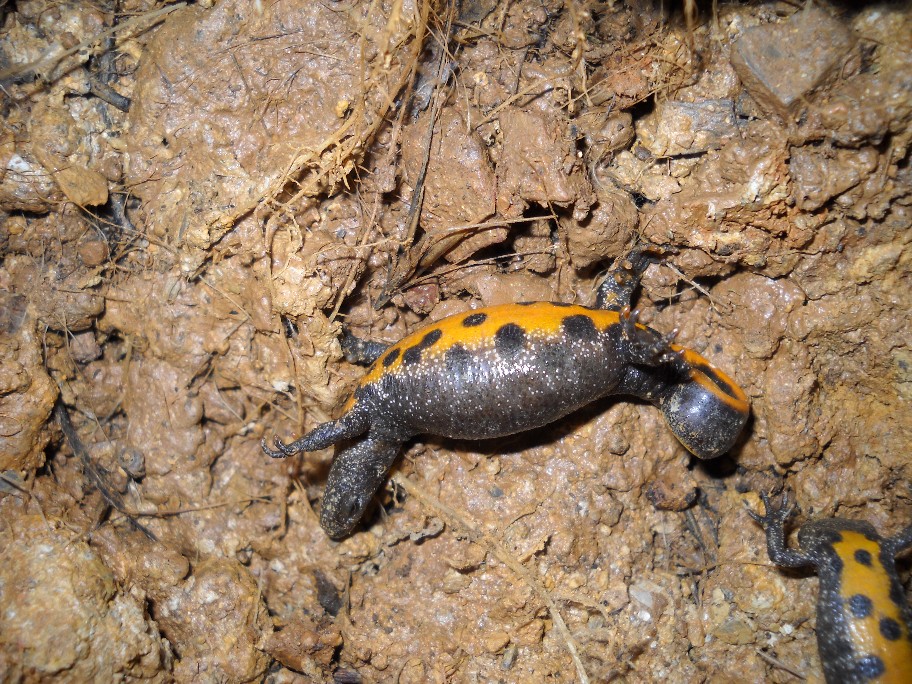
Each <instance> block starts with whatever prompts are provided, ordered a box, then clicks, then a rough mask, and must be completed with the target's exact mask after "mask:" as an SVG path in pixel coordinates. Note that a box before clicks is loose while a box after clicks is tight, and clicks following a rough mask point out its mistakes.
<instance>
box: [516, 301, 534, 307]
mask: <svg viewBox="0 0 912 684" xmlns="http://www.w3.org/2000/svg"><path fill="white" fill-rule="evenodd" d="M533 304H538V302H516V306H532V305H533Z"/></svg>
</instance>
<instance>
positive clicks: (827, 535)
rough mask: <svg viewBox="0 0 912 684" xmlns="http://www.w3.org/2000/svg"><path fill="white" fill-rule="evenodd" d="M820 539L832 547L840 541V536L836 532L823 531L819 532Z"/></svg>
mask: <svg viewBox="0 0 912 684" xmlns="http://www.w3.org/2000/svg"><path fill="white" fill-rule="evenodd" d="M820 538H821V539H822V540H823V541H825V542H826V543H827V544H830V545H831V546H832V545H833V544H838V543H839V542H841V541H842V534H840V533H839V531H838V530H823V531H821V532H820Z"/></svg>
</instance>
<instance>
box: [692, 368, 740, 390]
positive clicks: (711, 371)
mask: <svg viewBox="0 0 912 684" xmlns="http://www.w3.org/2000/svg"><path fill="white" fill-rule="evenodd" d="M700 371H701V372H702V373H703V375H705V376H706V377H708V378H709V379H710V380H712V381H713V382H714V383H715V384H716V386H717V387H719V389H721V390H722V391H723V392H725V393H726V394H727V395H728V396H730V397H734V396H736V395H737V392H735V390H734V388H733V387H732V386H731V385H730V384H728V383H727V382H725V380H723V379H722V378H721V377H720V376H719V374H718V373H717V372H716V369H715V368H713V367H712V366H710V365H709V364H707V363H701V364H700Z"/></svg>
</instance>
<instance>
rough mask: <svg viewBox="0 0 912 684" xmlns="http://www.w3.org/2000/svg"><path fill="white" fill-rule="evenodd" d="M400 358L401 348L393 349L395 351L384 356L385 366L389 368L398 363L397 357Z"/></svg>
mask: <svg viewBox="0 0 912 684" xmlns="http://www.w3.org/2000/svg"><path fill="white" fill-rule="evenodd" d="M398 358H399V350H398V349H393V351H391V352H390V353H389V354H387V355H386V356H384V357H383V367H384V368H389V367H390V366H392V365H393V364H394V363H396V359H398Z"/></svg>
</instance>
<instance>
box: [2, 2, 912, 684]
mask: <svg viewBox="0 0 912 684" xmlns="http://www.w3.org/2000/svg"><path fill="white" fill-rule="evenodd" d="M705 4H706V5H707V6H709V3H705ZM683 5H684V7H680V6H677V5H676V4H675V3H667V2H666V3H659V2H656V3H639V2H582V1H580V2H570V1H569V0H567V1H562V0H513V1H506V0H474V1H473V0H464V1H463V2H462V3H461V5H458V4H447V3H445V2H431V1H430V0H415V1H414V2H400V1H398V0H388V1H387V0H381V1H379V2H367V1H362V0H348V1H343V2H335V1H333V0H323V1H321V2H309V1H305V0H299V1H297V2H292V1H285V0H278V1H276V2H269V3H265V2H248V1H247V0H220V1H213V0H208V1H205V2H198V3H196V4H192V5H189V6H188V5H186V4H185V3H179V4H177V5H174V4H163V3H159V2H155V1H153V0H118V1H111V2H107V1H104V2H96V3H91V4H90V3H79V2H73V3H68V2H56V1H51V0H21V1H20V2H16V3H0V15H2V29H0V86H2V88H0V103H2V108H3V119H2V121H0V560H2V562H0V606H2V613H0V671H2V672H5V673H6V674H5V675H4V676H3V679H4V681H11V682H39V681H112V680H115V679H116V680H119V681H139V680H148V681H181V682H184V681H188V682H189V681H199V682H243V681H262V680H266V681H270V682H276V683H279V682H297V681H300V682H305V681H307V682H309V681H336V682H425V681H429V682H443V681H456V682H474V681H484V682H488V681H497V682H536V681H551V682H574V681H587V680H588V681H592V682H604V681H630V682H653V681H655V682H660V681H673V682H725V681H756V682H763V681H767V682H783V683H784V682H792V681H795V676H794V674H793V673H800V674H801V675H803V676H805V677H806V678H807V681H810V682H821V681H822V674H821V668H820V662H819V659H818V656H817V650H816V643H815V632H814V627H815V615H814V597H815V596H816V584H817V580H816V579H815V578H814V577H813V576H812V575H810V574H808V573H803V574H796V573H783V572H782V571H780V570H779V569H777V568H775V567H773V566H772V565H771V564H770V562H769V561H768V559H767V557H766V552H765V543H764V539H763V535H762V531H761V530H760V529H759V528H758V527H757V526H756V525H755V524H754V523H753V522H752V521H751V519H750V518H749V516H748V514H747V512H746V511H745V504H747V505H749V506H751V507H753V508H755V509H758V508H759V502H758V498H757V496H756V494H757V492H760V491H770V492H779V491H782V490H783V489H786V490H789V491H790V492H792V493H793V495H794V498H795V499H797V501H798V503H799V504H800V506H801V510H802V512H801V515H800V516H799V521H800V520H803V519H805V518H806V517H809V516H830V515H840V516H842V517H850V518H858V519H865V520H868V521H870V522H872V523H873V524H874V525H876V526H877V527H878V528H879V529H880V530H881V531H882V532H883V533H884V534H893V533H895V532H897V531H899V530H900V529H901V528H902V527H904V526H905V525H908V524H909V523H910V521H912V485H910V483H912V453H910V445H912V413H910V409H912V337H910V330H912V297H910V292H912V244H910V243H912V167H910V142H912V10H910V8H909V7H908V5H905V6H904V5H903V4H902V3H900V4H893V5H882V6H881V5H876V4H870V5H869V6H867V7H866V8H864V9H861V10H851V9H849V8H850V6H851V3H842V4H838V5H834V6H830V5H827V4H826V3H803V2H802V3H796V2H762V3H761V2H750V3H733V4H727V3H719V7H718V8H717V11H716V13H715V14H712V13H708V12H707V13H704V14H702V15H699V16H696V17H695V19H692V20H691V21H686V20H685V16H684V15H685V13H687V14H689V12H685V11H684V10H689V9H692V3H691V2H685V3H683ZM444 46H446V47H447V48H448V49H446V50H445V49H444ZM789 65H792V66H794V67H795V68H790V66H789ZM795 65H800V66H801V68H798V67H797V66H795ZM125 98H128V99H125ZM637 239H641V240H644V241H647V242H652V243H656V244H661V245H665V246H668V247H671V248H674V250H676V251H675V253H673V254H670V255H669V256H668V257H667V258H666V259H665V260H664V261H663V262H662V263H659V264H655V265H653V266H651V267H650V268H649V270H648V271H647V273H646V275H645V277H644V281H643V287H642V292H641V294H640V296H639V299H638V304H637V306H638V308H639V311H640V317H641V320H642V321H644V322H645V323H647V324H649V325H651V326H653V327H654V328H656V329H658V330H660V331H663V332H668V331H671V330H677V331H678V333H677V339H678V341H679V342H680V343H682V344H685V345H687V346H689V347H692V348H694V349H696V350H697V351H699V352H700V353H702V354H704V355H705V356H707V357H708V358H709V359H710V360H711V361H712V362H713V363H715V364H716V365H718V366H719V367H720V368H722V369H724V370H725V371H726V372H727V373H729V374H730V375H731V376H732V377H734V378H735V379H736V380H737V382H738V383H740V385H741V386H742V387H743V388H744V390H745V392H747V394H748V395H749V396H750V397H751V400H752V402H753V407H752V419H751V420H750V422H749V423H748V427H747V429H746V430H745V434H744V436H743V438H742V439H741V440H740V441H739V443H738V444H737V446H736V447H735V448H734V449H733V450H732V452H731V453H730V454H729V455H728V456H725V457H723V458H720V459H717V460H716V461H713V462H705V463H704V462H697V461H695V459H694V458H693V457H691V456H690V455H688V454H687V452H686V451H685V450H684V448H683V447H682V446H681V445H680V444H678V443H677V442H676V441H675V439H674V437H673V436H672V435H671V433H670V432H669V431H668V430H667V429H666V428H665V426H664V424H663V423H662V420H661V417H660V415H659V413H658V412H657V411H656V410H655V409H654V408H653V407H651V406H649V405H647V404H644V403H640V402H632V401H628V400H627V399H625V398H623V397H621V398H612V399H611V400H608V401H603V402H599V403H598V404H596V405H594V406H591V407H589V408H587V409H586V410H584V411H582V412H579V413H577V414H575V415H573V416H571V417H570V418H569V419H567V420H564V421H561V422H560V423H559V424H557V425H554V426H552V427H550V428H545V429H541V430H536V431H533V432H531V433H528V434H523V435H518V436H516V437H514V438H510V439H504V440H496V441H491V442H484V443H479V442H461V441H453V440H445V439H439V438H435V437H426V438H419V439H416V440H413V441H412V442H410V443H408V444H407V445H406V449H405V450H404V453H403V456H402V457H401V458H400V459H399V461H398V462H397V464H396V465H395V466H394V468H393V473H392V475H393V482H391V484H389V485H388V486H387V487H385V488H384V489H382V490H381V493H380V495H379V496H378V503H379V505H377V506H375V507H374V508H373V509H372V510H371V512H370V513H369V514H368V517H367V519H366V520H365V522H364V524H362V525H361V526H360V527H359V528H358V530H357V531H356V533H355V534H353V535H352V536H350V537H349V538H347V539H345V540H343V541H341V542H335V541H331V540H330V539H329V538H327V536H326V535H325V534H324V533H323V531H322V530H321V528H320V527H319V525H318V522H317V513H316V512H318V511H319V509H320V501H321V498H322V492H323V487H324V483H325V477H326V472H327V468H328V465H329V462H330V460H331V458H332V450H326V451H324V452H320V453H311V454H303V455H300V456H297V457H294V458H290V459H287V460H285V461H275V460H272V459H269V458H268V457H266V456H265V455H264V454H263V452H262V450H261V449H260V440H261V439H262V438H263V437H264V436H265V437H268V438H271V437H272V435H273V434H278V435H280V436H282V437H283V438H286V439H287V438H289V437H291V436H297V435H300V434H302V433H303V432H305V431H306V430H308V429H310V428H312V427H314V426H315V425H317V424H318V423H320V422H323V421H325V420H328V419H329V418H332V417H335V416H336V415H338V410H339V408H340V406H341V405H342V403H343V402H344V400H345V398H346V396H347V394H348V393H349V392H350V391H351V389H352V387H353V385H354V383H355V382H356V380H357V378H358V377H359V376H360V374H361V373H362V372H363V371H362V370H361V369H360V368H359V367H357V366H354V365H351V364H349V363H347V362H345V361H344V359H343V356H342V352H341V347H340V339H341V334H342V328H343V325H344V326H345V327H347V328H348V329H350V330H351V331H352V332H354V333H355V334H357V335H359V336H361V337H367V338H371V339H375V340H380V341H384V342H391V341H395V340H397V339H399V338H400V337H402V336H403V335H405V334H406V333H408V332H411V331H412V330H415V329H417V328H419V327H420V326H422V325H423V324H424V323H425V322H427V321H431V320H435V319H438V318H440V317H443V316H445V315H449V314H452V313H456V312H459V311H464V310H467V309H469V308H475V307H478V306H483V305H488V304H496V303H503V302H514V301H522V300H537V299H541V300H552V301H565V302H571V301H572V302H580V303H584V304H591V303H592V301H593V293H594V288H595V284H596V282H597V281H598V278H599V277H600V276H601V275H602V274H603V273H604V272H605V270H606V269H607V267H609V266H610V264H611V262H612V260H613V259H614V258H616V257H617V256H619V255H621V254H623V253H624V252H625V251H626V250H627V249H628V248H629V247H630V246H631V245H632V244H633V243H634V242H635V241H636V240H637ZM55 406H56V408H55ZM67 417H68V418H67ZM68 420H69V421H70V422H68ZM70 425H71V426H72V427H70ZM900 568H901V570H902V579H903V580H904V586H905V587H906V591H907V595H910V594H912V586H910V562H909V560H908V558H907V559H906V560H905V562H904V563H901V564H900Z"/></svg>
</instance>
